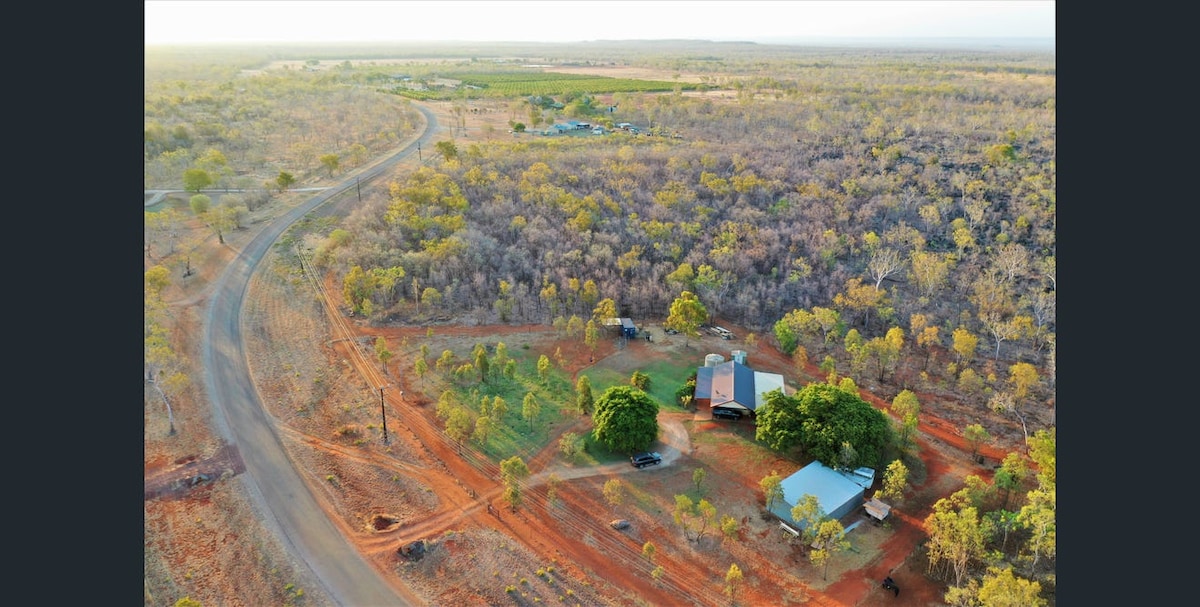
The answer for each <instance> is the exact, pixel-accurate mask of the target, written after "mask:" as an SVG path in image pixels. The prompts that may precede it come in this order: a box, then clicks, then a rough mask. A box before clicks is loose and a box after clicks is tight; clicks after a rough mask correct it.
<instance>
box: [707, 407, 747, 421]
mask: <svg viewBox="0 0 1200 607" xmlns="http://www.w3.org/2000/svg"><path fill="white" fill-rule="evenodd" d="M712 416H713V419H732V420H734V421H737V420H739V419H742V412H741V411H736V410H734V409H713V412H712Z"/></svg>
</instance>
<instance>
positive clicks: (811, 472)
mask: <svg viewBox="0 0 1200 607" xmlns="http://www.w3.org/2000/svg"><path fill="white" fill-rule="evenodd" d="M874 482H875V470H873V469H871V468H858V469H856V470H853V471H850V470H846V471H841V470H834V469H833V468H829V467H826V466H825V465H824V464H822V463H821V462H818V461H814V462H813V463H811V464H809V465H807V466H805V467H803V468H801V469H799V470H797V471H796V473H795V474H793V475H791V476H789V477H787V478H785V479H783V483H781V485H780V487H781V488H782V489H783V499H781V500H777V501H776V502H775V504H774V505H773V506H771V513H772V514H774V515H775V516H778V517H779V518H781V519H783V521H784V522H785V523H787V524H789V525H791V526H793V527H796V528H797V529H803V528H804V523H802V522H799V521H795V520H792V508H793V507H795V505H796V504H797V503H798V502H800V501H801V500H802V499H803V497H804V496H805V495H814V496H816V498H817V503H818V504H820V506H821V510H822V511H823V512H825V516H828V517H829V518H833V519H840V518H842V517H843V516H846V515H847V514H850V513H851V512H853V511H854V509H855V508H857V507H858V506H860V505H862V503H863V494H864V493H865V492H866V490H867V488H869V487H870V486H871V485H872V484H873V483H874Z"/></svg>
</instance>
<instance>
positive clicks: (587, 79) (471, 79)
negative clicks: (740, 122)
mask: <svg viewBox="0 0 1200 607" xmlns="http://www.w3.org/2000/svg"><path fill="white" fill-rule="evenodd" d="M453 78H454V79H455V80H458V81H459V84H458V85H457V86H437V87H432V88H428V89H420V90H418V89H412V88H406V87H397V88H395V89H393V91H392V92H394V93H396V94H398V95H401V96H404V97H408V98H410V99H415V100H418V101H425V100H447V99H454V98H461V97H464V96H465V97H467V98H484V97H497V98H511V97H530V96H535V95H541V96H550V95H565V94H568V93H575V94H601V93H606V94H607V93H635V92H645V93H654V92H667V91H673V90H676V89H679V90H681V91H692V90H696V89H697V88H698V86H699V85H697V84H694V83H680V82H668V81H665V80H641V79H635V78H610V77H606V76H592V75H586V74H564V73H557V72H536V73H526V72H497V73H468V74H455V75H454V76H453Z"/></svg>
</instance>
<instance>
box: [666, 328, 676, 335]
mask: <svg viewBox="0 0 1200 607" xmlns="http://www.w3.org/2000/svg"><path fill="white" fill-rule="evenodd" d="M667 334H668V335H679V331H676V330H675V329H667Z"/></svg>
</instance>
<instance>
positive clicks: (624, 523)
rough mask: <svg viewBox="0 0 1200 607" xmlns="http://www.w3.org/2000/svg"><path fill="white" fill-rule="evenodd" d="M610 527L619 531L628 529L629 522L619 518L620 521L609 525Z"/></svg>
mask: <svg viewBox="0 0 1200 607" xmlns="http://www.w3.org/2000/svg"><path fill="white" fill-rule="evenodd" d="M609 526H611V527H612V528H613V529H617V530H621V529H628V528H629V521H627V520H625V519H623V518H619V519H617V520H615V521H613V522H611V523H609Z"/></svg>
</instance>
